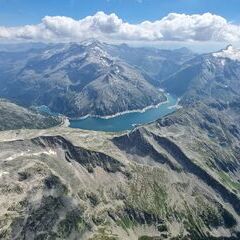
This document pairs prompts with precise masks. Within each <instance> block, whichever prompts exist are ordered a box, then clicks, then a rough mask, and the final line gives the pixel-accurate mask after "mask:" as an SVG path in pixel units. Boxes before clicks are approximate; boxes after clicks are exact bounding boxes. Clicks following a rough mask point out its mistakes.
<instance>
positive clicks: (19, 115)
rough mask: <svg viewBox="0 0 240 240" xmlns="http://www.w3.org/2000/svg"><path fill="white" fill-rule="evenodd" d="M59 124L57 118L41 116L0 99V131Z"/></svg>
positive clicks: (59, 121)
mask: <svg viewBox="0 0 240 240" xmlns="http://www.w3.org/2000/svg"><path fill="white" fill-rule="evenodd" d="M60 123H61V119H59V118H57V117H53V116H48V115H42V114H40V113H37V112H34V111H32V110H29V109H26V108H23V107H20V106H18V105H16V104H14V103H11V102H9V101H7V100H5V99H0V131H2V130H13V129H22V128H26V129H34V128H35V129H41V128H49V127H53V126H56V125H59V124H60Z"/></svg>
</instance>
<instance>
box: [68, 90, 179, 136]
mask: <svg viewBox="0 0 240 240" xmlns="http://www.w3.org/2000/svg"><path fill="white" fill-rule="evenodd" d="M167 98H168V101H167V102H166V103H163V104H161V105H159V106H157V107H153V108H150V109H147V110H146V111H144V112H128V113H125V114H123V115H118V116H115V117H111V118H99V117H87V118H85V119H78V120H70V127H71V128H81V129H85V130H94V131H105V132H118V131H125V130H131V129H133V128H134V127H136V125H140V124H145V123H149V122H152V121H155V120H157V119H158V118H160V117H163V116H165V115H167V114H169V113H171V112H174V111H175V110H176V104H177V98H175V97H173V96H172V95H169V94H168V95H167Z"/></svg>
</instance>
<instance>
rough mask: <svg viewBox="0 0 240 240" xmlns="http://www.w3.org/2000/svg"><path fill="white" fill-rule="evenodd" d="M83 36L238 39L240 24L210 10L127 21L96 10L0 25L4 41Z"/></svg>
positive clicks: (181, 39) (205, 39)
mask: <svg viewBox="0 0 240 240" xmlns="http://www.w3.org/2000/svg"><path fill="white" fill-rule="evenodd" d="M87 38H98V39H102V40H105V41H108V40H109V41H114V40H117V41H217V42H236V41H239V40H240V25H234V24H232V23H230V22H228V21H227V20H226V19H225V18H223V17H221V16H218V15H214V14H211V13H205V14H201V15H200V14H194V15H186V14H178V13H170V14H169V15H167V16H166V17H164V18H162V19H160V20H157V21H153V22H151V21H144V22H141V23H138V24H130V23H128V22H124V21H123V20H122V19H121V18H119V17H118V16H117V15H116V14H114V13H112V14H105V13H104V12H97V13H96V14H95V15H93V16H88V17H85V18H83V19H80V20H74V19H72V18H70V17H64V16H53V17H51V16H46V17H44V18H43V19H42V21H41V23H39V24H37V25H26V26H22V27H4V26H2V27H0V39H4V40H7V39H9V40H26V39H27V40H32V41H47V42H52V41H54V42H65V41H81V40H85V39H87Z"/></svg>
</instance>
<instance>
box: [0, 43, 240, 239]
mask: <svg viewBox="0 0 240 240" xmlns="http://www.w3.org/2000/svg"><path fill="white" fill-rule="evenodd" d="M108 47H110V46H108ZM121 48H122V53H121V54H126V52H127V51H130V50H131V51H132V52H131V56H132V58H129V59H128V61H135V60H136V59H137V57H134V54H133V53H134V51H135V50H134V49H131V48H129V47H128V46H126V45H122V46H121ZM112 49H114V47H112ZM124 49H127V50H126V51H125V52H124ZM36 51H38V50H36ZM136 51H140V50H139V49H138V50H136ZM141 51H143V53H142V54H143V55H144V51H146V50H144V49H141ZM179 51H180V53H181V54H182V52H184V53H186V49H182V50H178V52H179ZM118 53H119V52H118ZM112 54H113V50H112ZM135 54H137V53H136V52H135ZM138 54H139V52H138ZM158 54H163V52H161V51H160V52H159V53H158ZM176 54H177V53H176ZM139 56H140V55H139ZM160 56H161V55H160ZM237 56H238V51H237V50H234V49H233V48H232V47H230V48H229V47H228V48H227V49H226V50H223V51H221V52H218V53H215V54H204V55H200V56H193V57H192V58H191V60H189V61H187V62H185V61H184V62H182V64H180V63H179V64H180V66H178V67H177V69H175V70H174V73H172V74H171V76H167V75H168V74H167V75H165V77H166V78H165V77H164V79H162V80H161V81H160V82H158V83H157V84H159V86H164V87H165V88H166V89H167V90H168V91H169V92H171V93H174V94H176V95H178V96H180V97H181V101H180V104H181V105H182V108H181V109H179V110H177V111H175V112H174V113H172V114H170V115H167V116H165V117H163V118H161V119H158V120H157V121H155V122H153V123H151V124H148V125H145V126H140V127H138V128H136V129H134V130H133V131H131V132H127V133H104V132H92V131H83V130H79V129H78V130H77V129H70V128H68V127H64V126H58V127H55V128H49V129H45V130H44V129H42V130H37V129H35V130H22V131H2V132H0V180H1V181H0V203H1V204H0V239H27V240H28V239H29V240H30V239H83V240H85V239H86V240H102V239H104V240H125V239H130V240H131V239H134V240H135V239H136V240H162V239H166V240H238V239H240V179H239V176H240V174H239V173H240V161H239V159H240V148H239V146H240V98H239V91H238V89H240V81H239V74H238V71H239V60H238V58H237ZM121 58H123V57H121ZM145 63H146V62H145ZM136 64H138V66H145V65H144V64H143V65H141V63H140V62H136ZM142 68H143V67H142ZM150 70H151V68H150V67H148V68H145V70H144V71H145V72H147V71H149V72H148V74H147V75H148V76H150V75H151V79H154V77H153V76H154V74H156V75H158V73H153V72H152V71H150ZM150 72H151V73H152V74H150ZM149 84H150V83H149ZM175 84H179V86H181V88H180V90H179V88H177V87H176V88H175V87H174V86H175ZM151 86H154V85H152V83H151Z"/></svg>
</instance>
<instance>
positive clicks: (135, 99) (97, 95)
mask: <svg viewBox="0 0 240 240" xmlns="http://www.w3.org/2000/svg"><path fill="white" fill-rule="evenodd" d="M25 48H26V47H25ZM25 48H23V49H25ZM193 56H195V54H194V53H192V52H191V51H189V50H187V49H184V48H182V49H178V50H173V51H170V50H158V49H151V48H133V47H129V46H127V45H125V44H122V45H110V44H106V43H101V42H98V41H96V40H89V41H85V42H82V43H67V44H52V45H46V46H41V47H39V46H38V45H37V47H35V48H34V47H33V48H30V49H27V50H23V51H5V52H0V59H1V60H0V64H1V67H0V74H1V78H0V87H1V88H0V95H1V96H2V97H5V98H8V99H11V100H12V101H15V102H17V103H19V104H21V105H23V106H26V107H30V106H33V105H37V106H38V105H46V106H48V107H49V108H50V109H51V110H52V111H53V112H57V113H61V114H64V115H66V116H68V117H72V118H77V117H83V116H86V115H100V116H106V115H113V114H116V113H119V112H124V111H128V110H137V109H142V108H145V107H147V106H150V105H157V104H159V103H161V102H164V101H166V96H165V95H164V94H163V93H162V91H160V90H159V87H160V82H161V80H162V79H164V78H166V77H167V76H169V75H170V74H171V73H173V72H175V71H176V70H178V69H179V67H180V66H181V64H182V63H184V62H185V61H187V60H189V59H191V58H192V57H193Z"/></svg>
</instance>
